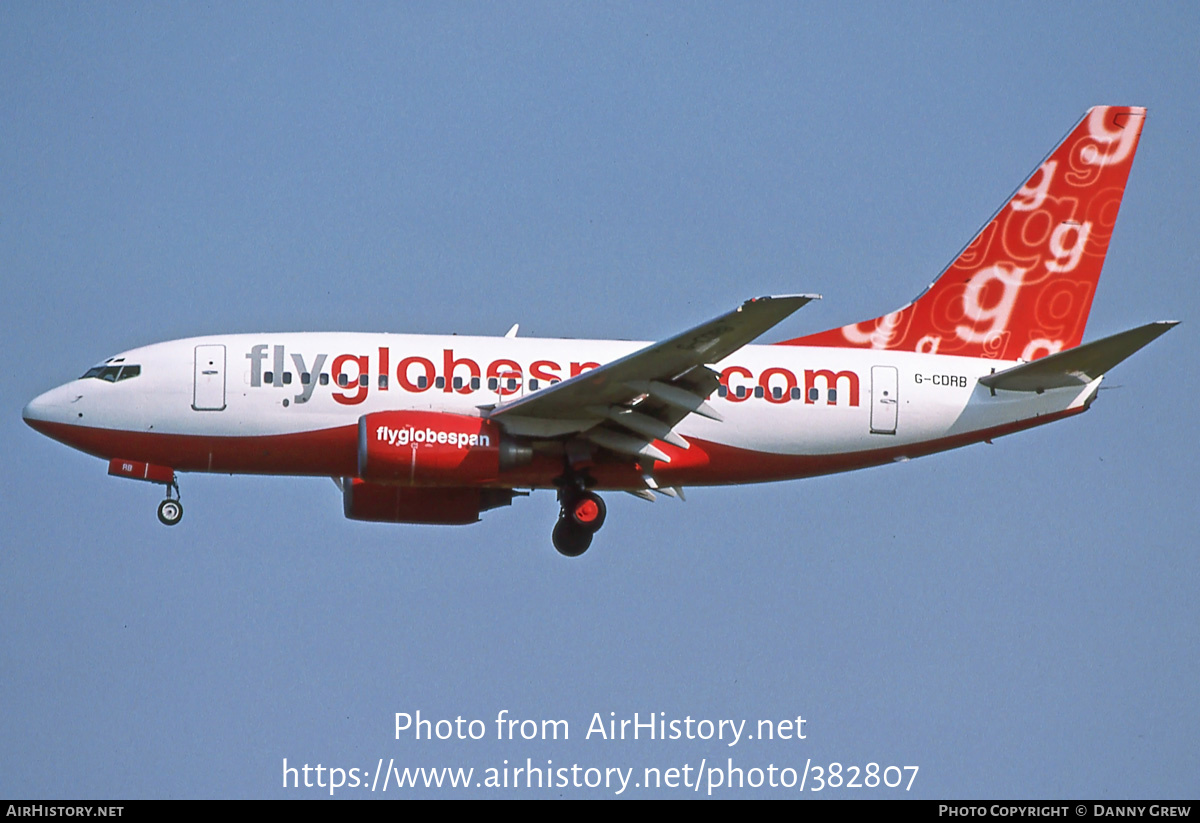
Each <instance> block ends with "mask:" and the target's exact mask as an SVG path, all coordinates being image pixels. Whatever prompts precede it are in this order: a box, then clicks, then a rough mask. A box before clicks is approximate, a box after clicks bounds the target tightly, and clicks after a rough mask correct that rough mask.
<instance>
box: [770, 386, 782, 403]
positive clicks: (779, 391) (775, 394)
mask: <svg viewBox="0 0 1200 823" xmlns="http://www.w3.org/2000/svg"><path fill="white" fill-rule="evenodd" d="M771 396H772V397H774V398H775V399H776V400H782V399H783V389H781V388H779V387H778V386H776V387H775V388H773V389H771Z"/></svg>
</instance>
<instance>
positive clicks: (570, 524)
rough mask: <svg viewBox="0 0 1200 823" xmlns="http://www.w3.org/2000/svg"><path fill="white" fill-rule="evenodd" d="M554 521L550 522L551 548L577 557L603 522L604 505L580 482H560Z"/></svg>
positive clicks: (590, 542) (588, 544) (601, 500)
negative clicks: (557, 511)
mask: <svg viewBox="0 0 1200 823" xmlns="http://www.w3.org/2000/svg"><path fill="white" fill-rule="evenodd" d="M558 504H559V506H560V507H561V508H560V509H559V513H558V522H557V523H555V524H554V533H553V539H554V548H556V549H558V553H559V554H562V555H565V556H566V557H578V556H579V555H581V554H583V553H584V552H585V551H587V550H588V546H590V545H592V535H594V534H595V533H596V532H598V531H599V530H600V527H601V526H603V525H604V517H605V515H606V514H607V508H606V507H605V505H604V500H603V499H601V497H600V495H598V494H596V493H595V492H590V491H587V490H586V489H585V488H584V487H583V483H582V481H581V480H580V481H576V482H569V483H564V484H563V485H562V487H560V488H559V490H558Z"/></svg>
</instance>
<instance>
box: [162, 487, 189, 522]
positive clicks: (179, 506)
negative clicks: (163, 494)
mask: <svg viewBox="0 0 1200 823" xmlns="http://www.w3.org/2000/svg"><path fill="white" fill-rule="evenodd" d="M172 490H174V492H175V497H174V498H172V497H171V491H172ZM182 519H183V503H181V502H180V501H179V484H178V483H176V482H175V481H174V480H172V481H171V482H170V483H168V484H167V499H166V500H164V501H162V502H161V503H159V504H158V522H160V523H162V524H163V525H164V526H174V525H175V524H176V523H178V522H179V521H180V520H182Z"/></svg>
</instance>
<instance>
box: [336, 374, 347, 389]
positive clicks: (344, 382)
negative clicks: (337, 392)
mask: <svg viewBox="0 0 1200 823" xmlns="http://www.w3.org/2000/svg"><path fill="white" fill-rule="evenodd" d="M338 385H339V386H341V387H342V388H343V389H344V388H347V387H349V385H350V377H349V376H348V375H346V374H339V375H338Z"/></svg>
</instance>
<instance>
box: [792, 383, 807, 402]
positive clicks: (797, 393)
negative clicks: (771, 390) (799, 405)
mask: <svg viewBox="0 0 1200 823" xmlns="http://www.w3.org/2000/svg"><path fill="white" fill-rule="evenodd" d="M803 396H804V392H802V391H800V388H799V386H793V387H792V399H793V400H799V399H800V398H801V397H803Z"/></svg>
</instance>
